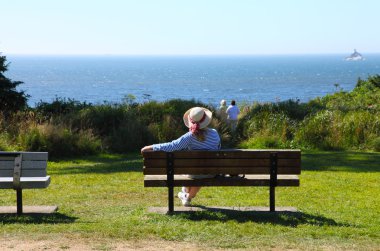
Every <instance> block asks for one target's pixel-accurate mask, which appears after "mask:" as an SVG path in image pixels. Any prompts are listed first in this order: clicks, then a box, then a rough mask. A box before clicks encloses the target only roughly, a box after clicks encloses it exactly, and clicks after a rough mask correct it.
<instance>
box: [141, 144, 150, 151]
mask: <svg viewBox="0 0 380 251" xmlns="http://www.w3.org/2000/svg"><path fill="white" fill-rule="evenodd" d="M152 150H153V145H150V146H144V147H143V148H141V153H143V152H147V151H152Z"/></svg>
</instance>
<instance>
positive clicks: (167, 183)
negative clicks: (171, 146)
mask: <svg viewBox="0 0 380 251" xmlns="http://www.w3.org/2000/svg"><path fill="white" fill-rule="evenodd" d="M143 157H144V186H145V187H168V212H169V213H172V212H173V211H174V203H173V197H174V195H173V187H181V186H204V187H207V186H267V187H269V191H270V192H269V204H270V208H269V210H270V211H275V188H276V187H277V186H283V187H284V186H299V185H300V182H299V174H300V173H301V151H300V150H282V149H280V150H251V149H231V150H220V151H177V152H153V151H149V152H144V153H143ZM183 174H207V175H215V178H207V179H192V178H188V177H186V176H184V175H183ZM234 175H240V176H242V175H244V178H241V177H239V176H234Z"/></svg>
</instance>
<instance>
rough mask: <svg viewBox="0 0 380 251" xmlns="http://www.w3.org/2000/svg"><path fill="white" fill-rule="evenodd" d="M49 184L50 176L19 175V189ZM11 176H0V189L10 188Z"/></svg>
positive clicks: (11, 184)
mask: <svg viewBox="0 0 380 251" xmlns="http://www.w3.org/2000/svg"><path fill="white" fill-rule="evenodd" d="M49 184H50V176H46V177H21V178H20V185H21V189H34V188H46V187H48V186H49ZM12 188H13V177H0V189H12Z"/></svg>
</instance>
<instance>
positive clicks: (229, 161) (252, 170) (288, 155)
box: [143, 149, 301, 175]
mask: <svg viewBox="0 0 380 251" xmlns="http://www.w3.org/2000/svg"><path fill="white" fill-rule="evenodd" d="M274 156H275V157H274ZM143 157H144V174H145V175H164V174H167V167H168V163H169V162H171V163H172V165H173V169H174V174H210V175H218V174H270V172H271V166H272V165H273V164H274V163H273V161H275V162H276V163H275V164H276V166H277V174H300V173H301V151H300V150H281V149H280V150H277V149H269V150H252V149H231V150H227V149H226V150H219V151H177V152H173V153H167V152H144V153H143Z"/></svg>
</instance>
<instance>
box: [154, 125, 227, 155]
mask: <svg viewBox="0 0 380 251" xmlns="http://www.w3.org/2000/svg"><path fill="white" fill-rule="evenodd" d="M218 149H220V137H219V134H218V132H217V131H216V130H215V129H210V128H207V129H206V132H205V140H204V141H199V140H198V139H197V137H196V136H195V135H193V134H192V133H191V132H188V133H185V134H184V135H182V136H181V137H180V138H178V139H176V140H173V141H172V142H167V143H162V144H154V145H153V151H165V152H173V151H179V150H218Z"/></svg>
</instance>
